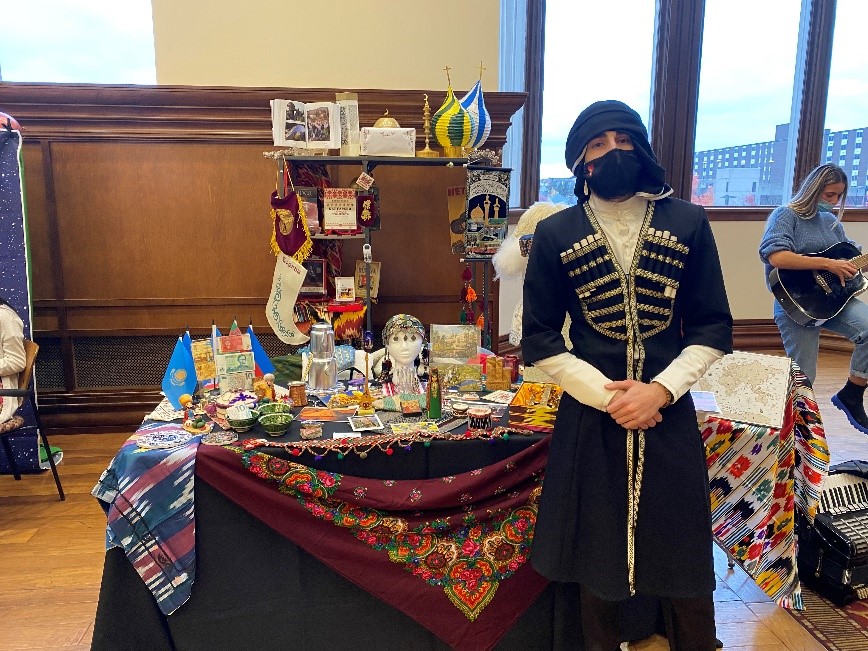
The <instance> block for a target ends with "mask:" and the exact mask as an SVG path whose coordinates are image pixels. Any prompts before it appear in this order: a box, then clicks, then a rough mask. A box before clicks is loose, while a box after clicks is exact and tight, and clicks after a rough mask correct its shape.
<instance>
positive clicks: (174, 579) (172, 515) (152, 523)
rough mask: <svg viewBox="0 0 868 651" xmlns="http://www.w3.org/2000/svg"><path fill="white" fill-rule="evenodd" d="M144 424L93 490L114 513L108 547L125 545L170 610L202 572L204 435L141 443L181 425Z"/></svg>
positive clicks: (164, 608)
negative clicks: (166, 444) (196, 484)
mask: <svg viewBox="0 0 868 651" xmlns="http://www.w3.org/2000/svg"><path fill="white" fill-rule="evenodd" d="M178 429H179V426H178V425H176V424H166V423H151V424H145V425H142V427H140V428H139V429H138V431H137V432H136V433H135V434H133V436H131V437H130V438H129V439H128V440H127V441H126V443H124V444H123V446H121V449H120V451H119V452H118V453H117V455H116V456H115V458H114V459H112V462H111V463H110V464H109V467H108V468H106V469H105V471H103V473H102V475H101V476H100V478H99V481H98V482H97V484H96V486H94V488H93V490H92V491H91V495H93V496H94V497H95V498H97V499H98V500H100V502H102V503H103V504H102V506H103V508H104V509H105V510H106V514H107V516H108V526H107V528H106V549H111V548H112V547H122V548H123V550H124V552H125V553H126V556H127V558H128V559H129V561H130V563H132V565H133V567H134V568H135V569H136V572H137V573H138V574H139V576H140V577H141V578H142V580H143V581H144V582H145V584H146V585H147V586H148V589H149V590H150V591H151V593H152V594H153V595H154V598H155V599H156V600H157V605H158V606H159V607H160V610H161V611H162V612H163V614H165V615H171V614H172V613H173V612H175V610H177V609H178V608H179V607H180V606H182V605H183V604H184V603H185V602H186V601H187V599H189V598H190V591H191V589H192V587H193V581H194V579H195V578H196V549H195V547H196V545H195V530H196V525H195V521H194V518H193V515H194V509H193V475H194V470H195V461H196V450H197V448H198V447H199V441H200V437H198V436H195V437H193V438H191V439H190V441H189V442H188V443H187V444H186V445H182V446H179V447H175V448H169V449H157V450H150V449H144V448H140V447H139V446H138V445H137V443H136V440H137V439H138V438H139V436H140V435H144V434H148V433H159V432H160V431H161V430H166V431H169V430H172V431H177V430H178Z"/></svg>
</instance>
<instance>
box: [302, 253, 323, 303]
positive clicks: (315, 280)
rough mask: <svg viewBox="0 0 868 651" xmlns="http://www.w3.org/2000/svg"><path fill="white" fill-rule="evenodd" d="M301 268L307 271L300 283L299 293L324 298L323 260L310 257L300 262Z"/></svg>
mask: <svg viewBox="0 0 868 651" xmlns="http://www.w3.org/2000/svg"><path fill="white" fill-rule="evenodd" d="M301 266H302V267H304V268H305V269H306V270H307V275H306V276H305V277H304V280H303V281H302V283H301V289H300V290H299V291H300V293H302V294H316V295H318V296H325V295H326V293H327V287H326V269H325V260H324V259H323V258H314V257H310V258H308V259H307V260H305V261H304V262H302V263H301Z"/></svg>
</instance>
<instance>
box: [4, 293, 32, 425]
mask: <svg viewBox="0 0 868 651" xmlns="http://www.w3.org/2000/svg"><path fill="white" fill-rule="evenodd" d="M25 360H26V358H25V355H24V322H23V321H22V320H21V319H20V318H19V316H18V315H17V314H16V313H15V310H13V309H12V308H11V307H9V306H8V305H0V386H2V387H3V388H4V389H17V388H18V374H19V373H21V371H23V370H24V363H25ZM20 402H21V401H20V400H17V399H15V398H0V423H5V422H6V421H7V420H9V419H10V418H12V414H14V413H15V411H16V410H17V409H18V405H19V404H20Z"/></svg>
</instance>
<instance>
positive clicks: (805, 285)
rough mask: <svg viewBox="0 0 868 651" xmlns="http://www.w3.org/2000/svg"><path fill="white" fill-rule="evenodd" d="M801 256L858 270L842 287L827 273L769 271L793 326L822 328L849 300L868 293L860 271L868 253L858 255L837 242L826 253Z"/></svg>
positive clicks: (770, 283)
mask: <svg viewBox="0 0 868 651" xmlns="http://www.w3.org/2000/svg"><path fill="white" fill-rule="evenodd" d="M803 255H807V256H810V257H815V258H832V259H834V260H849V261H850V262H851V263H852V264H853V266H855V267H856V268H857V269H860V271H858V272H857V273H856V275H855V276H853V277H852V278H850V279H849V280H847V282H846V283H844V284H843V285H841V281H840V279H839V278H838V276H836V275H835V274H833V273H832V272H830V271H816V270H813V271H812V270H804V269H772V271H771V273H770V274H769V286H770V287H771V289H772V293H773V294H774V295H775V298H776V299H778V301H779V302H780V304H781V306H782V307H783V308H784V311H785V312H786V313H787V314H788V315H789V316H790V318H792V319H793V321H795V322H796V323H799V324H801V325H803V326H818V325H821V324H822V323H824V322H826V321H828V320H829V319H831V318H832V317H833V316H835V315H836V314H838V312H840V311H841V310H843V309H844V306H845V305H846V304H847V301H849V300H850V299H851V298H853V297H854V296H858V295H859V294H861V293H862V292H864V291H865V290H868V279H866V278H865V276H863V275H862V272H861V269H862V268H863V267H866V266H868V253H859V249H857V248H856V247H855V246H853V245H852V244H850V243H849V242H838V244H835V245H834V246H830V247H829V248H828V249H826V250H825V251H820V252H819V253H805V254H803Z"/></svg>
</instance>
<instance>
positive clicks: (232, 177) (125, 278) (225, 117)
mask: <svg viewBox="0 0 868 651" xmlns="http://www.w3.org/2000/svg"><path fill="white" fill-rule="evenodd" d="M337 90H352V89H337ZM334 92H335V89H290V88H252V89H251V88H205V87H171V86H162V87H144V86H113V85H76V84H20V83H8V82H7V83H0V105H2V106H3V107H4V110H5V111H7V112H9V113H10V114H11V115H14V116H15V117H16V118H17V119H18V120H19V121H20V122H21V124H22V125H23V126H24V128H25V132H24V157H25V171H26V188H25V191H26V193H27V198H28V207H29V216H30V242H31V260H32V261H33V277H34V282H33V287H34V307H35V310H34V323H35V328H34V331H35V336H36V338H37V339H40V338H41V339H42V340H43V342H44V343H45V344H46V350H52V351H55V352H56V351H62V352H60V353H57V354H59V355H60V356H61V357H62V360H61V359H59V360H54V359H46V360H43V367H44V368H47V369H50V373H49V376H50V377H49V380H50V381H48V382H47V385H48V386H51V387H52V390H51V391H47V390H46V391H43V392H41V399H42V403H43V405H44V413H46V415H47V416H48V418H47V419H46V420H47V425H48V427H49V429H53V430H57V429H58V428H60V429H63V430H65V431H70V430H71V429H75V428H84V429H93V427H106V428H112V427H114V428H117V427H134V426H135V425H136V424H138V422H139V421H140V419H141V417H142V414H143V413H145V412H146V411H147V409H146V408H143V406H151V405H153V404H154V402H156V400H157V393H156V390H155V387H153V386H151V387H148V388H147V389H144V390H142V389H141V388H132V387H129V386H126V387H116V386H115V387H109V386H106V387H103V388H100V387H94V386H92V385H93V383H94V382H98V378H96V379H95V373H94V369H95V366H94V364H95V363H96V362H99V361H100V360H99V359H98V358H99V355H100V349H99V342H100V341H105V342H106V344H105V351H106V352H105V354H106V355H114V354H122V355H124V356H129V357H130V358H131V359H130V360H123V362H124V363H125V364H127V366H129V364H130V363H140V362H142V359H141V356H142V351H143V350H146V349H149V348H148V347H150V349H149V350H152V349H153V347H154V346H159V345H161V344H160V342H161V341H162V339H161V338H170V337H174V336H175V335H176V334H178V333H179V332H180V331H181V330H182V329H183V328H184V327H186V326H190V328H191V330H192V331H193V333H194V334H196V333H201V334H204V333H207V332H208V328H209V327H210V323H211V319H216V320H217V323H218V325H220V326H221V328H227V327H228V325H229V323H230V322H231V320H232V319H233V318H236V317H237V318H238V319H239V323H241V324H246V322H247V321H248V320H249V319H250V318H251V317H252V318H253V321H254V324H255V325H257V326H258V327H259V328H261V329H264V328H266V327H267V326H266V325H265V316H264V305H265V301H266V299H267V295H268V292H269V290H270V283H271V277H272V273H273V269H274V266H273V265H274V257H273V255H272V254H271V253H270V249H269V245H268V240H269V229H270V222H269V219H268V213H269V208H270V207H269V204H268V198H269V195H270V193H271V192H272V190H273V188H274V179H275V175H274V171H275V164H274V162H273V161H270V160H268V159H265V158H264V157H263V156H262V152H263V151H264V150H267V149H272V140H271V118H270V109H269V100H270V99H273V98H276V97H284V98H297V99H300V100H302V101H321V100H323V99H331V97H333V96H334ZM357 92H358V94H359V103H360V119H361V123H362V125H370V124H373V122H374V121H375V120H376V119H377V118H378V117H380V116H381V115H382V114H383V112H384V111H385V110H386V109H389V113H390V115H392V116H394V117H396V118H397V119H398V120H399V122H400V123H401V124H402V126H405V127H416V128H417V140H418V142H419V146H420V147H421V146H423V140H424V133H423V131H422V105H423V96H424V94H426V93H427V94H428V95H429V98H430V101H431V103H432V104H434V103H436V102H437V100H438V99H439V98H440V97H441V96H442V95H443V94H444V92H443V91H432V90H427V91H421V90H420V91H412V90H411V91H390V90H363V89H362V90H358V91H357ZM525 96H526V95H525V94H524V93H487V94H486V104H487V107H488V109H489V112H490V113H491V116H492V133H491V136H490V138H489V141H488V143H487V146H488V147H491V148H494V149H497V148H499V147H502V146H503V144H504V143H505V140H506V131H507V128H508V127H509V124H510V119H511V117H512V115H513V113H515V111H516V110H518V108H520V107H521V106H522V104H523V102H524V100H525ZM385 169H386V168H385V167H383V169H382V170H377V174H376V175H377V176H383V177H384V178H383V179H382V180H381V181H380V185H381V191H382V197H383V200H384V202H385V208H384V224H386V225H385V226H384V229H383V230H382V231H380V232H379V233H377V234H375V236H374V240H373V241H374V246H375V257H377V259H380V260H381V261H382V262H383V263H384V267H386V269H389V268H390V267H394V268H395V271H396V272H397V273H396V275H395V276H394V278H396V279H402V281H403V282H402V281H394V282H395V284H394V286H392V287H390V285H389V283H390V282H393V281H390V280H388V278H389V276H388V274H386V275H385V276H384V281H385V286H384V288H383V293H382V294H381V302H380V305H378V306H376V307H375V311H374V314H375V315H377V321H378V322H379V323H380V324H382V323H383V322H385V320H386V319H387V318H388V316H390V315H391V314H393V313H396V312H399V311H404V312H410V313H413V314H416V315H417V316H418V317H419V318H420V319H422V320H423V322H425V323H431V322H435V323H436V322H445V323H449V322H454V321H455V320H457V314H458V291H459V289H460V282H461V281H460V271H461V268H462V265H461V263H460V262H459V261H458V260H457V256H453V255H452V254H451V253H449V252H448V251H449V250H448V240H444V243H443V244H442V245H437V244H432V243H431V242H428V241H426V240H428V239H431V240H432V242H433V241H435V240H436V237H437V234H438V233H442V234H443V237H444V238H446V237H447V235H446V234H447V233H448V230H447V229H448V223H447V221H446V210H445V192H444V191H443V190H442V188H443V187H445V185H444V183H445V182H444V181H442V180H440V181H437V182H433V181H432V179H434V178H435V177H436V176H437V175H438V174H439V175H441V176H442V175H443V174H446V173H447V172H446V170H444V169H442V168H441V169H439V170H437V171H435V169H434V168H420V169H419V170H417V171H416V172H410V171H408V170H400V171H399V170H397V168H396V169H393V170H390V171H383V170H385ZM453 172H454V171H453ZM438 183H439V188H438ZM462 183H463V180H462ZM405 218H406V220H407V222H408V223H412V224H413V226H411V227H409V228H405V227H404V224H403V223H402V224H401V227H400V228H396V229H394V231H393V230H392V226H391V225H390V220H396V221H398V222H399V223H400V222H403V220H404V219H405ZM429 231H430V232H429ZM422 234H425V235H426V236H427V235H430V236H431V237H430V238H429V237H421V235H422ZM441 246H442V249H441ZM352 247H356V248H355V250H353V248H352ZM360 247H361V242H358V241H356V242H354V243H349V244H347V253H346V254H345V257H347V258H348V259H349V258H351V260H349V261H350V264H352V263H353V262H354V261H355V259H357V258H358V257H359V256H360ZM420 260H422V261H424V265H423V267H424V269H425V271H424V273H420V272H419V271H418V269H419V261H420ZM347 268H348V269H352V266H348V267H347ZM414 275H415V276H419V277H420V278H422V279H424V282H422V283H421V286H420V287H414V286H413V284H412V283H407V282H406V278H407V277H413V276H414ZM495 305H496V304H495ZM386 306H389V307H388V309H387V308H386ZM387 312H388V313H387ZM494 314H495V315H496V308H495V310H494ZM493 327H494V331H495V332H496V328H497V326H496V322H495V323H494V324H493ZM260 331H262V330H260ZM125 337H126V338H128V339H124V338H125ZM101 338H103V339H101ZM136 341H141V342H142V346H137V345H135V343H134V342H136ZM58 342H59V344H60V345H58ZM124 346H127V348H126V349H125V348H124ZM118 350H121V352H120V353H117V351H118ZM162 352H166V351H162V349H161V354H162ZM76 359H78V360H80V361H81V362H82V367H83V368H82V369H81V372H82V373H85V374H87V378H84V379H83V382H84V383H85V384H86V385H87V386H82V387H77V386H76V384H75V383H76V373H77V371H76V368H75V360H76ZM144 361H145V362H147V360H144ZM102 362H103V363H104V364H106V365H108V366H107V368H110V367H111V365H113V364H115V365H117V364H119V361H118V360H117V359H116V358H115V359H109V358H108V357H107V358H106V359H104V360H102ZM61 363H62V366H63V372H62V373H58V372H57V369H58V368H59V365H60V364H61ZM153 363H154V364H156V363H157V362H156V361H155V362H153ZM38 375H39V371H37V376H38ZM59 375H63V377H64V380H63V382H62V384H63V385H64V386H63V389H62V390H57V389H54V387H56V386H57V377H59ZM116 375H117V374H112V373H110V372H106V376H107V378H110V377H114V376H116ZM107 381H108V380H107ZM142 391H144V393H143V392H142Z"/></svg>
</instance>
